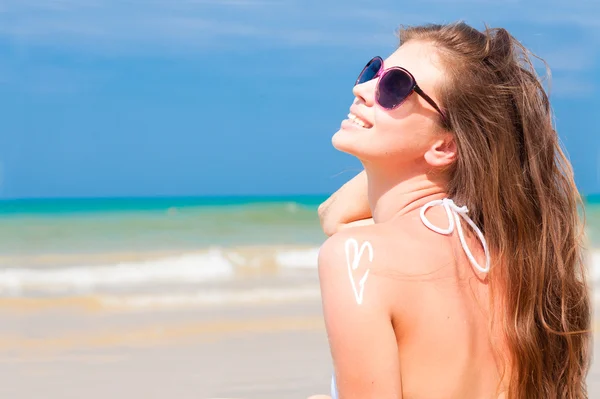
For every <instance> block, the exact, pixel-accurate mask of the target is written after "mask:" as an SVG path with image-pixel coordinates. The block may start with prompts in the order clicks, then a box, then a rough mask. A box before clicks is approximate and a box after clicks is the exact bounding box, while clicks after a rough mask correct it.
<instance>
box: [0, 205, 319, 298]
mask: <svg viewBox="0 0 600 399" xmlns="http://www.w3.org/2000/svg"><path fill="white" fill-rule="evenodd" d="M325 198H326V197H324V196H295V197H207V198H101V199H27V200H3V201H0V297H4V298H6V297H9V298H10V297H13V298H14V297H17V298H23V297H26V298H30V297H35V298H47V297H54V298H55V297H72V296H101V297H103V298H106V296H107V295H108V296H111V295H112V296H113V297H114V296H119V297H120V298H122V297H123V296H127V295H133V294H135V295H137V297H136V298H139V296H140V295H142V294H144V295H154V296H155V297H157V298H158V297H160V298H161V299H160V300H161V301H163V302H165V301H184V302H185V301H196V302H198V301H199V302H203V301H204V302H207V301H208V302H210V301H216V302H218V301H221V300H223V301H224V300H228V299H227V298H229V299H231V298H232V296H231V295H230V296H225V297H224V296H223V292H225V291H227V290H228V289H230V290H235V292H236V298H238V299H239V298H243V297H244V295H245V296H246V299H248V296H249V295H250V297H252V295H254V296H256V295H259V296H260V295H262V296H265V295H266V296H270V297H273V296H282V295H284V296H285V295H300V296H302V295H309V296H313V297H314V296H315V295H316V291H315V285H314V282H315V279H316V270H315V267H316V258H317V254H318V248H319V246H320V245H321V243H322V242H323V240H324V239H325V238H326V237H325V235H324V234H323V233H322V231H321V229H320V226H319V220H318V215H317V208H318V205H319V204H320V203H321V202H322V201H323V200H325ZM285 282H288V283H289V282H292V283H293V284H292V285H293V287H292V286H289V285H288V286H286V289H283V288H281V287H282V284H284V283H285ZM307 282H310V284H311V285H310V287H311V288H310V290H309V291H308V293H307V291H306V289H305V288H306V284H304V283H307ZM303 284H304V285H303ZM260 287H262V288H263V291H260V292H258V291H257V289H258V288H260ZM277 288H281V289H280V290H279V291H277ZM250 289H252V290H250ZM294 290H295V291H294ZM257 292H258V293H257ZM261 292H262V293H261ZM294 292H295V294H294ZM265 293H266V294H265ZM173 295H180V296H181V295H183V297H173ZM223 298H225V299H223ZM146 299H147V298H146Z"/></svg>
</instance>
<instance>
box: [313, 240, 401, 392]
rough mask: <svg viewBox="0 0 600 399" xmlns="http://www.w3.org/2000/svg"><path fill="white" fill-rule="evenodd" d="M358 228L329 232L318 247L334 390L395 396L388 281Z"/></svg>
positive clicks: (395, 357) (375, 250) (374, 245)
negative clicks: (378, 272)
mask: <svg viewBox="0 0 600 399" xmlns="http://www.w3.org/2000/svg"><path fill="white" fill-rule="evenodd" d="M358 230H360V229H351V230H347V231H344V232H342V233H338V234H336V235H334V236H332V237H331V238H330V239H329V240H327V241H326V242H325V244H324V245H323V246H322V247H321V251H320V252H319V279H320V283H321V292H322V299H323V312H324V316H325V325H326V328H327V334H328V337H329V344H330V348H331V352H332V357H333V362H334V368H335V375H336V380H337V386H338V391H339V394H340V398H343V399H351V398H360V399H364V398H396V399H397V398H401V397H402V394H401V383H400V367H399V361H398V347H397V341H396V335H395V332H394V328H393V325H392V321H391V311H390V304H389V297H388V296H387V295H386V293H387V292H388V291H389V281H388V279H386V278H385V277H382V276H380V275H378V274H377V273H376V270H377V269H378V267H379V266H380V264H378V258H377V255H378V247H377V242H375V241H373V240H369V239H367V238H366V237H365V235H364V234H357V231H358ZM370 249H372V261H371V260H370V255H371V254H370V252H371V251H370ZM355 259H358V260H355ZM374 271H375V273H374ZM365 274H366V277H365ZM361 281H363V284H361Z"/></svg>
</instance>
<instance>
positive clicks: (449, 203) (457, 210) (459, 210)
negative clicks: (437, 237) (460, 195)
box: [421, 198, 490, 273]
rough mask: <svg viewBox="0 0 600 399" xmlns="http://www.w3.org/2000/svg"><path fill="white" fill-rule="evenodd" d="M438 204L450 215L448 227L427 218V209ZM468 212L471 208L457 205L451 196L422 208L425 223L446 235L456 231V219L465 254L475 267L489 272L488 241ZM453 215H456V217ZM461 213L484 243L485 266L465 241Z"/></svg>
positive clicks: (422, 218)
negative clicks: (445, 227) (440, 226)
mask: <svg viewBox="0 0 600 399" xmlns="http://www.w3.org/2000/svg"><path fill="white" fill-rule="evenodd" d="M436 205H442V206H443V207H444V209H446V214H447V215H448V222H449V223H450V225H449V226H448V228H447V229H441V228H439V227H437V226H434V225H433V224H432V223H431V222H430V221H429V219H427V216H425V211H427V209H429V208H431V207H434V206H436ZM467 213H469V209H467V207H466V206H462V207H458V206H456V204H455V203H454V201H453V200H451V199H450V198H444V199H441V200H434V201H431V202H428V203H427V204H425V205H423V207H422V208H421V220H422V221H423V224H425V226H427V227H429V228H430V229H431V230H433V231H435V232H436V233H440V234H444V235H449V234H452V232H453V231H454V225H455V221H456V228H457V230H458V237H459V238H460V243H461V245H462V247H463V250H464V251H465V254H467V257H468V258H469V261H471V264H472V265H473V266H475V268H476V269H477V270H479V271H481V272H483V273H487V272H489V271H490V254H489V251H488V247H487V243H486V241H485V237H483V233H482V232H481V230H479V228H478V227H477V226H476V225H475V223H473V221H472V220H471V218H470V217H469V216H468V215H467ZM452 215H454V217H453V216H452ZM459 215H460V216H461V217H462V218H463V219H465V220H466V221H467V223H468V224H469V226H471V228H472V229H473V230H474V231H475V233H476V234H477V237H479V240H480V241H481V244H482V245H483V252H484V253H485V267H481V266H480V265H479V263H477V261H476V260H475V258H474V257H473V254H472V253H471V250H470V249H469V247H468V245H467V242H466V241H465V236H464V234H463V229H462V226H461V224H460V217H459Z"/></svg>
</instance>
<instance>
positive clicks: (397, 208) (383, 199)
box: [365, 165, 446, 223]
mask: <svg viewBox="0 0 600 399" xmlns="http://www.w3.org/2000/svg"><path fill="white" fill-rule="evenodd" d="M365 171H366V173H367V179H368V181H369V188H368V195H369V205H370V207H371V214H372V215H373V220H374V222H375V223H382V222H386V221H388V220H391V219H393V218H395V217H398V216H401V215H404V214H407V213H409V212H411V211H413V210H415V209H418V208H420V207H421V206H423V205H425V204H426V203H427V202H429V201H432V200H436V199H441V198H445V197H446V184H445V181H444V179H442V178H441V177H440V176H437V177H436V176H432V175H428V174H426V173H414V172H413V173H404V174H402V173H397V172H395V173H394V174H392V173H389V171H381V170H373V169H372V168H371V169H370V168H369V167H368V166H366V165H365Z"/></svg>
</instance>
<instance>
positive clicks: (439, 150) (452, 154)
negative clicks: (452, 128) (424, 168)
mask: <svg viewBox="0 0 600 399" xmlns="http://www.w3.org/2000/svg"><path fill="white" fill-rule="evenodd" d="M456 155H457V147H456V141H455V140H454V137H453V136H452V135H451V134H446V135H444V136H443V137H442V138H440V139H438V140H435V141H434V142H433V144H432V145H431V147H429V150H428V151H427V152H426V153H425V161H427V163H428V164H429V165H431V166H433V167H436V168H438V167H446V166H449V165H450V164H452V163H453V162H454V161H455V160H456Z"/></svg>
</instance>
